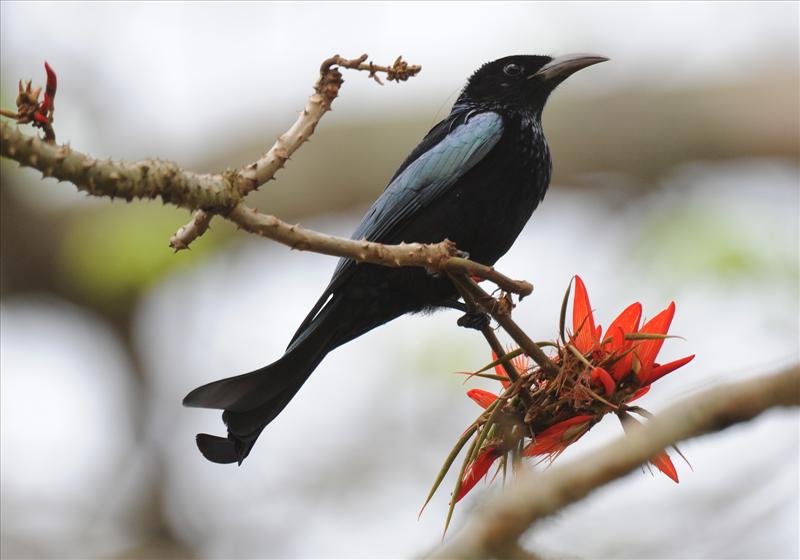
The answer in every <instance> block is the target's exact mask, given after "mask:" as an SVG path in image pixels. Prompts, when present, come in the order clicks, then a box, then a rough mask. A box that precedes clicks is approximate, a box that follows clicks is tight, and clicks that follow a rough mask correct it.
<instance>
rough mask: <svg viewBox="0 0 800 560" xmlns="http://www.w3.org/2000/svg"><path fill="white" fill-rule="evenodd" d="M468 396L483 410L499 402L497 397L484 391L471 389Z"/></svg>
mask: <svg viewBox="0 0 800 560" xmlns="http://www.w3.org/2000/svg"><path fill="white" fill-rule="evenodd" d="M467 396H468V397H469V398H471V399H472V400H473V401H475V402H476V403H478V406H480V407H482V408H489V405H490V404H492V403H493V402H494V401H496V400H497V395H495V394H494V393H490V392H489V391H484V390H483V389H471V390H469V391H467Z"/></svg>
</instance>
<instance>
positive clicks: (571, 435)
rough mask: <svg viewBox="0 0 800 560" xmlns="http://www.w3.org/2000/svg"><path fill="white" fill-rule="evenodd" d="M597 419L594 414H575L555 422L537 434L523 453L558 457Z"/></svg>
mask: <svg viewBox="0 0 800 560" xmlns="http://www.w3.org/2000/svg"><path fill="white" fill-rule="evenodd" d="M596 421H597V419H596V418H595V417H594V416H590V415H586V414H583V415H580V416H573V417H572V418H569V419H567V420H564V421H563V422H559V423H558V424H554V425H552V426H550V427H549V428H547V429H546V430H545V431H543V432H541V433H539V434H536V437H535V438H534V439H533V441H531V442H530V443H529V444H528V445H527V447H525V450H524V451H523V452H522V454H523V455H524V456H526V457H532V456H534V455H548V456H550V458H551V459H555V458H556V457H558V456H559V455H560V454H561V453H562V452H563V451H564V450H565V449H566V448H567V447H568V446H569V445H571V444H573V443H575V442H576V441H578V440H579V439H580V438H581V437H582V436H583V434H585V433H586V432H588V431H589V428H591V427H592V425H593V424H594V423H595V422H596Z"/></svg>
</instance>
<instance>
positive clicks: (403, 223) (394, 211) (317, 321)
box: [183, 54, 607, 464]
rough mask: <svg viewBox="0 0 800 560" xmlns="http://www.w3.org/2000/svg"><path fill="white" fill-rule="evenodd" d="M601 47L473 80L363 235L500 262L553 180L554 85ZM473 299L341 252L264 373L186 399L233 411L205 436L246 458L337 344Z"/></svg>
mask: <svg viewBox="0 0 800 560" xmlns="http://www.w3.org/2000/svg"><path fill="white" fill-rule="evenodd" d="M605 60H607V59H606V58H604V57H601V56H596V55H586V54H578V55H567V56H562V57H558V58H551V57H549V56H522V55H521V56H508V57H505V58H501V59H499V60H495V61H493V62H489V63H487V64H484V65H483V66H481V67H480V68H479V69H478V70H477V71H475V73H474V74H473V75H472V76H471V77H470V78H469V80H468V81H467V84H466V86H465V87H464V89H463V90H462V92H461V95H460V96H459V97H458V99H457V100H456V102H455V104H454V105H453V108H452V110H451V112H450V114H449V115H448V116H447V118H446V119H444V120H443V121H441V122H440V123H438V124H437V125H436V126H434V127H433V128H432V129H431V130H430V132H428V134H427V135H426V136H425V138H424V139H423V140H422V142H420V144H419V145H418V146H417V147H416V148H414V150H413V151H412V152H411V154H410V155H409V156H408V157H407V158H406V160H405V161H404V162H403V163H402V165H401V166H400V168H399V169H398V170H397V172H396V173H395V174H394V176H393V177H392V179H391V181H389V185H388V186H387V187H386V189H385V190H384V191H383V194H382V195H381V196H380V197H379V198H378V200H377V201H375V203H374V204H373V205H372V207H371V208H370V209H369V211H368V212H367V214H366V215H365V216H364V218H363V219H362V220H361V223H360V224H359V226H358V228H357V229H356V231H355V233H353V238H354V239H364V238H366V239H368V240H369V241H376V242H380V243H399V242H401V241H406V242H421V243H436V242H439V241H442V240H443V239H445V238H447V239H450V240H452V241H454V242H455V243H456V246H457V247H458V249H460V250H461V251H465V252H467V253H468V254H469V257H470V258H471V259H473V260H475V261H477V262H480V263H483V264H486V265H493V264H494V263H495V261H497V259H499V258H500V257H501V256H502V255H503V254H505V252H506V251H508V249H509V248H510V247H511V244H512V243H513V242H514V240H515V239H516V238H517V236H518V235H519V233H520V231H522V228H523V226H524V225H525V223H526V222H527V221H528V219H529V218H530V217H531V214H532V213H533V211H534V210H535V209H536V207H537V206H538V204H539V202H541V200H542V198H543V197H544V194H545V191H546V190H547V186H548V184H549V182H550V172H551V162H550V151H549V149H548V147H547V141H546V140H545V137H544V133H543V132H542V110H543V109H544V105H545V102H546V101H547V98H548V96H549V95H550V93H551V92H552V91H553V89H554V88H555V87H556V86H557V85H558V84H560V83H561V82H562V81H564V80H565V79H566V78H567V77H568V76H570V75H571V74H572V73H574V72H577V71H578V70H580V69H581V68H586V67H587V66H591V65H592V64H597V63H598V62H603V61H605ZM441 307H450V308H456V309H464V306H463V304H462V303H460V302H459V301H458V296H457V292H456V290H455V287H454V286H453V284H452V283H451V282H450V281H449V280H448V279H447V278H446V277H445V276H434V275H431V274H429V273H427V272H426V271H425V270H423V269H422V268H415V267H414V268H390V267H384V266H379V265H373V264H356V263H355V262H353V261H352V260H349V259H342V260H340V261H339V264H338V266H337V267H336V270H335V272H334V273H333V278H331V281H330V283H329V284H328V287H327V288H326V289H325V291H324V292H323V294H322V296H321V297H320V299H319V301H318V302H317V303H316V305H314V308H313V309H312V310H311V312H310V313H309V314H308V316H307V317H306V318H305V320H304V321H303V323H302V324H301V325H300V327H299V328H298V329H297V332H296V333H295V334H294V336H293V337H292V340H291V341H290V342H289V346H288V348H287V349H286V353H285V354H284V355H283V357H281V358H280V359H279V360H278V361H276V362H274V363H272V364H270V365H268V366H265V367H263V368H261V369H258V370H256V371H253V372H250V373H246V374H243V375H239V376H236V377H230V378H228V379H222V380H220V381H215V382H213V383H209V384H208V385H203V386H202V387H199V388H197V389H195V390H194V391H192V392H191V393H189V394H188V395H187V396H186V398H185V399H184V400H183V404H184V405H186V406H194V407H203V408H217V409H222V410H224V412H223V414H222V419H223V421H224V422H225V424H226V425H227V428H228V436H227V437H217V436H211V435H208V434H198V436H197V446H198V447H199V448H200V451H201V452H202V453H203V455H204V456H205V457H206V458H207V459H209V460H210V461H214V462H216V463H234V462H238V463H239V464H241V462H242V461H243V460H244V458H245V457H247V455H248V454H249V453H250V450H251V449H252V447H253V444H254V443H255V441H256V439H257V438H258V436H259V434H260V433H261V431H262V430H263V429H264V427H265V426H266V425H267V424H269V423H270V422H271V421H272V420H273V419H274V418H275V417H276V416H277V415H278V414H279V413H280V412H281V411H282V410H283V409H284V407H285V406H286V405H287V404H288V403H289V401H290V400H291V399H292V397H294V396H295V394H296V393H297V391H298V390H299V389H300V387H301V386H302V385H303V383H305V381H306V379H308V377H309V376H310V375H311V373H312V372H313V371H314V369H315V368H316V367H317V365H319V363H320V362H321V361H322V359H323V358H324V357H325V355H326V354H327V353H328V352H330V351H331V350H333V349H334V348H336V347H338V346H341V345H342V344H344V343H346V342H349V341H350V340H353V339H354V338H357V337H359V336H361V335H362V334H364V333H366V332H368V331H370V330H372V329H374V328H375V327H377V326H379V325H383V324H384V323H387V322H389V321H391V320H392V319H396V318H397V317H399V316H401V315H404V314H406V313H415V312H419V311H428V310H432V309H435V308H441Z"/></svg>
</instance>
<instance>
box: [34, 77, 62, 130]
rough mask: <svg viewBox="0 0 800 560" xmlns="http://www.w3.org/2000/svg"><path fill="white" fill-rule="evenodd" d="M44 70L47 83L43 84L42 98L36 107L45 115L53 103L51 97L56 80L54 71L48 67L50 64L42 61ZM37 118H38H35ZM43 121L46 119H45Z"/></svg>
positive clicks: (54, 94)
mask: <svg viewBox="0 0 800 560" xmlns="http://www.w3.org/2000/svg"><path fill="white" fill-rule="evenodd" d="M44 70H45V72H47V85H46V86H45V90H44V100H43V101H42V103H41V104H40V105H39V107H38V109H39V112H40V113H42V114H43V115H44V116H47V112H48V111H49V110H50V108H51V107H52V105H53V99H55V97H56V88H57V87H58V81H57V80H56V73H55V72H54V71H53V69H52V68H50V65H49V64H47V62H45V63H44ZM37 120H38V119H37ZM45 122H49V121H47V119H45Z"/></svg>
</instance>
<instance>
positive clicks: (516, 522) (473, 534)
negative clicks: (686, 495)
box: [430, 365, 800, 559]
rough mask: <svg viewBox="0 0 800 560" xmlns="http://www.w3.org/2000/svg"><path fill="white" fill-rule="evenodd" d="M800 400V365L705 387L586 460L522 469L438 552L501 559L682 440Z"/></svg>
mask: <svg viewBox="0 0 800 560" xmlns="http://www.w3.org/2000/svg"><path fill="white" fill-rule="evenodd" d="M798 405H800V366H797V365H795V366H793V367H790V368H788V369H786V370H784V371H782V372H780V373H778V374H775V375H772V376H768V377H759V378H756V379H751V380H748V381H743V382H740V383H736V384H731V385H726V386H722V387H716V388H713V389H709V390H707V391H703V392H702V393H700V394H697V395H695V396H693V397H690V398H688V399H685V400H684V401H682V402H679V403H677V404H674V405H673V406H671V407H670V408H668V409H667V410H665V411H664V412H662V413H661V414H659V415H657V416H655V417H654V418H653V419H652V420H651V421H650V422H648V423H647V424H646V425H644V426H643V427H641V429H638V430H634V431H632V432H631V433H629V434H627V435H625V436H624V437H622V438H619V439H617V440H616V441H614V442H613V443H611V444H609V445H607V446H606V447H604V448H602V449H600V450H599V451H596V452H594V453H592V454H591V455H589V456H586V457H583V458H581V459H580V460H577V461H573V462H571V463H568V464H565V465H562V466H559V467H554V468H551V469H549V470H547V471H545V472H542V473H538V474H529V475H521V476H520V478H519V480H517V481H516V482H515V483H514V484H512V485H511V486H510V487H509V488H507V489H506V490H505V491H503V492H501V493H500V494H499V495H497V496H494V497H493V498H492V499H490V500H489V501H488V502H487V503H486V505H485V506H484V507H483V508H481V510H480V511H479V512H478V513H477V514H476V515H474V516H473V517H472V518H471V519H470V521H469V522H468V523H467V525H466V527H464V529H463V530H462V531H461V532H460V533H459V534H458V535H456V537H455V538H454V539H453V540H452V541H451V542H449V543H447V544H445V545H443V546H442V547H440V548H438V549H436V550H435V551H434V552H433V553H432V554H431V555H430V557H431V558H448V559H451V558H476V559H477V558H499V557H505V554H506V552H507V551H509V550H518V548H517V547H518V543H517V541H518V539H519V538H520V536H521V535H522V534H523V533H524V532H525V531H527V530H528V529H529V528H530V526H531V525H532V524H534V523H535V522H536V521H537V520H539V519H542V518H544V517H547V516H548V515H552V514H553V513H555V512H557V511H559V510H560V509H562V508H563V507H565V506H566V505H568V504H571V503H573V502H576V501H578V500H580V499H582V498H583V497H585V496H587V495H588V494H590V493H591V492H593V491H594V490H595V489H597V488H599V487H601V486H603V485H604V484H607V483H608V482H610V481H612V480H615V479H617V478H620V477H622V476H625V475H626V474H628V473H629V472H631V471H633V470H635V469H636V468H638V467H639V466H640V465H642V464H644V463H646V462H647V461H648V460H650V459H652V458H653V457H655V456H656V455H657V454H658V453H659V452H661V451H662V450H663V449H665V448H667V447H669V446H670V445H674V444H676V443H678V442H680V441H683V440H686V439H690V438H694V437H697V436H700V435H703V434H708V433H712V432H718V431H721V430H724V429H725V428H727V427H729V426H732V425H733V424H736V423H739V422H745V421H747V420H751V419H752V418H755V417H756V416H758V415H759V414H761V413H762V412H764V411H766V410H768V409H770V408H773V407H779V406H798Z"/></svg>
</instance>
